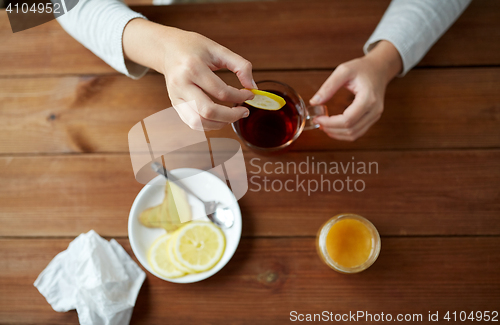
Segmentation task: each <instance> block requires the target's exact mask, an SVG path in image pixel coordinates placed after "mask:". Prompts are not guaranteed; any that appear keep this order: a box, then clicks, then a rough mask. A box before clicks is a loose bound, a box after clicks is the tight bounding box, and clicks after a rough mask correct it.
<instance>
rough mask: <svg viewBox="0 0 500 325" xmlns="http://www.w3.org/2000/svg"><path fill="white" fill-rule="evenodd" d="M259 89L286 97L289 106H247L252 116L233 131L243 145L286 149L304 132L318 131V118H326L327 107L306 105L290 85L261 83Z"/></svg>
mask: <svg viewBox="0 0 500 325" xmlns="http://www.w3.org/2000/svg"><path fill="white" fill-rule="evenodd" d="M257 85H258V87H259V90H264V91H267V92H270V93H273V94H276V95H278V96H280V97H282V98H283V99H284V100H285V102H286V103H285V105H284V106H283V107H282V108H280V109H279V110H274V111H273V110H265V109H260V108H256V107H253V106H251V105H249V104H247V103H243V104H240V105H242V106H245V107H247V108H248V109H249V111H250V115H249V116H248V117H247V118H243V119H240V120H238V121H236V122H234V123H233V129H234V131H235V132H236V134H237V135H238V136H239V137H240V139H241V140H243V142H244V143H245V144H246V145H247V146H248V147H250V148H251V149H253V150H255V151H257V152H259V153H265V152H275V151H279V150H282V149H285V148H286V147H288V146H289V145H290V144H292V143H293V142H294V141H295V140H297V138H298V137H299V136H300V134H301V133H302V131H303V130H311V129H316V128H318V127H319V125H316V124H314V123H313V119H314V117H316V116H321V115H326V114H327V109H326V106H324V105H317V106H309V107H308V106H306V104H305V103H304V100H303V99H302V98H301V97H300V95H299V94H298V93H297V92H296V91H295V90H294V89H293V88H292V87H290V86H288V85H287V84H284V83H282V82H279V81H273V80H264V81H258V82H257Z"/></svg>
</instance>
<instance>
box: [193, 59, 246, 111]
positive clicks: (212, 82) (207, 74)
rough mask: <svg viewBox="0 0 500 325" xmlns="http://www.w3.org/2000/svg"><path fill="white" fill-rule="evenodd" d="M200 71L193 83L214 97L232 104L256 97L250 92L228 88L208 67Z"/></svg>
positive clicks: (203, 67) (202, 67)
mask: <svg viewBox="0 0 500 325" xmlns="http://www.w3.org/2000/svg"><path fill="white" fill-rule="evenodd" d="M199 69H200V71H199V73H198V75H197V78H196V80H193V82H194V83H195V84H196V85H198V87H200V88H201V89H203V90H204V91H205V92H207V93H208V94H210V95H212V96H213V97H215V98H217V99H219V100H221V101H223V102H231V103H243V102H244V101H246V100H249V99H252V98H253V97H254V94H253V93H252V92H251V91H249V90H246V89H236V88H234V87H231V86H228V85H227V84H226V83H225V82H224V81H222V80H221V79H220V78H219V77H218V76H217V75H216V74H215V73H213V72H212V70H210V68H209V67H208V66H206V65H205V66H201V67H200V68H199Z"/></svg>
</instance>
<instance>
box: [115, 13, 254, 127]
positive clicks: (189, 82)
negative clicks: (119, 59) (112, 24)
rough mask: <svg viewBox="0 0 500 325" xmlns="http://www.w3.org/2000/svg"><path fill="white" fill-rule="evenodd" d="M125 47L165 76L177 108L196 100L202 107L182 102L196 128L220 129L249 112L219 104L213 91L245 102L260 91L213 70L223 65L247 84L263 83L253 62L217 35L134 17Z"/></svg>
mask: <svg viewBox="0 0 500 325" xmlns="http://www.w3.org/2000/svg"><path fill="white" fill-rule="evenodd" d="M123 50H124V53H125V56H126V58H128V59H130V60H132V61H134V62H136V63H138V64H141V65H144V66H147V67H150V68H152V69H155V70H156V71H158V72H160V73H162V74H163V75H164V76H165V80H166V83H167V90H168V95H169V97H170V100H171V102H172V105H173V106H174V108H176V106H178V105H179V104H181V103H185V102H190V101H195V103H196V105H195V106H196V108H195V107H193V105H185V106H183V109H178V108H176V110H177V113H178V114H179V116H180V117H181V119H182V120H183V121H184V122H185V123H186V124H187V125H189V126H190V127H191V128H192V129H196V130H215V129H220V128H222V127H224V126H225V125H227V124H228V123H232V122H234V121H237V120H239V119H240V118H242V117H247V116H248V114H249V111H248V109H247V108H245V107H242V106H236V107H228V106H223V105H219V104H216V103H214V102H213V100H212V99H211V98H210V97H209V95H210V96H213V97H214V98H216V99H218V100H220V101H223V102H230V103H243V102H244V101H246V100H248V99H252V98H253V96H254V95H253V93H252V92H251V91H249V90H245V89H236V88H234V87H231V86H228V85H227V84H226V83H225V82H224V81H222V80H221V79H220V78H219V77H218V76H217V75H216V74H215V73H214V72H213V71H215V70H218V69H222V68H227V69H229V70H230V71H232V72H234V73H235V74H236V76H237V77H238V79H239V80H240V82H241V85H242V86H243V87H244V88H257V86H256V84H255V81H254V80H253V77H252V65H251V63H250V62H249V61H247V60H245V59H243V58H242V57H241V56H239V55H237V54H235V53H233V52H231V51H230V50H228V49H227V48H225V47H223V46H221V45H219V44H217V43H215V42H214V41H212V40H210V39H208V38H206V37H204V36H202V35H200V34H197V33H193V32H187V31H183V30H180V29H177V28H173V27H166V26H163V25H159V24H156V23H152V22H150V21H147V20H144V19H134V20H132V21H130V22H129V23H128V25H127V26H126V27H125V31H124V34H123Z"/></svg>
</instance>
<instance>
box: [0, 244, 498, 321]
mask: <svg viewBox="0 0 500 325" xmlns="http://www.w3.org/2000/svg"><path fill="white" fill-rule="evenodd" d="M69 242H70V239H16V240H8V239H3V240H0V256H1V258H0V265H1V267H0V302H1V303H0V321H2V323H9V324H27V323H30V324H32V323H36V324H68V323H72V324H74V323H76V321H77V315H76V313H75V312H69V313H56V312H55V311H53V310H52V309H51V307H50V306H49V304H48V303H47V302H46V301H45V299H44V298H43V296H42V295H40V294H39V292H38V291H37V290H36V288H35V287H33V282H34V280H35V279H36V277H37V276H38V274H39V273H40V272H41V271H42V270H43V269H44V268H45V266H46V265H47V264H48V263H49V261H50V260H51V259H52V258H53V257H54V256H55V255H56V254H57V253H58V252H59V251H62V250H64V249H66V247H67V245H68V243H69ZM119 243H120V244H121V245H123V246H124V247H125V249H126V250H127V252H128V253H129V254H130V255H132V256H133V253H132V252H131V249H130V246H129V243H128V240H126V239H122V240H119ZM499 244H500V239H499V238H498V237H490V238H484V237H483V238H383V239H382V251H381V254H380V257H379V259H378V260H377V262H375V264H374V265H373V266H372V267H371V268H370V269H368V270H367V271H365V272H363V273H360V274H357V275H342V274H338V273H336V272H334V271H332V270H331V269H329V268H328V267H327V266H325V265H323V264H322V262H321V261H320V259H319V258H318V256H317V254H316V249H315V244H314V239H313V238H289V239H284V238H255V239H249V238H247V239H243V240H242V241H241V243H240V246H239V248H238V250H237V251H236V254H235V256H234V257H233V259H232V260H231V261H230V262H229V264H228V265H227V266H226V267H225V268H224V269H223V270H221V271H220V272H219V273H218V274H216V275H215V276H213V277H211V278H209V279H207V280H205V281H202V282H199V283H193V284H188V285H179V284H174V283H168V282H164V281H162V280H160V279H157V278H155V277H154V276H152V275H151V274H148V276H147V279H146V281H145V283H144V285H143V287H142V289H141V291H140V294H139V297H138V300H137V304H136V307H135V309H134V314H133V317H132V322H131V324H165V323H169V324H195V323H218V324H223V323H224V324H225V323H228V322H230V323H231V324H257V323H258V324H282V323H289V322H290V312H291V311H294V310H295V311H297V312H298V313H303V314H306V313H321V312H323V311H325V310H326V311H329V312H332V313H334V314H337V313H339V314H343V313H349V311H351V312H354V313H355V312H356V311H357V310H360V311H366V312H369V313H372V314H375V313H381V312H383V313H384V314H388V313H390V314H393V317H396V316H397V314H400V313H402V314H405V313H410V314H423V320H424V322H423V323H427V322H428V319H427V317H428V312H429V311H431V312H432V313H435V312H436V311H437V312H439V316H440V318H441V321H442V320H443V319H442V317H443V316H444V314H445V312H446V311H452V312H453V311H458V313H459V312H460V311H466V312H468V313H470V311H478V310H480V311H484V310H489V311H491V310H498V300H499V299H500V280H499V277H498V268H499V267H500V259H498V245H499ZM477 274H481V276H477ZM221 306H224V308H223V309H221ZM256 310H258V311H259V312H258V313H256V312H255V311H256ZM415 323H416V322H415ZM419 323H420V322H419Z"/></svg>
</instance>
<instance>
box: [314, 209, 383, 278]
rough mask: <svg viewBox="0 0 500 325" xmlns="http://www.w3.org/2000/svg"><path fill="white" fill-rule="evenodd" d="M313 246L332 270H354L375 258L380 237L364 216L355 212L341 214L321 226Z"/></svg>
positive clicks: (358, 269)
mask: <svg viewBox="0 0 500 325" xmlns="http://www.w3.org/2000/svg"><path fill="white" fill-rule="evenodd" d="M317 248H318V254H319V255H320V257H321V258H322V260H323V261H324V262H325V263H326V264H327V265H328V266H330V267H331V268H332V269H334V270H335V271H338V272H341V273H357V272H361V271H363V270H365V269H367V268H368V267H370V266H371V265H372V264H373V263H374V262H375V260H376V259H377V257H378V254H379V252H380V236H379V234H378V231H377V229H376V228H375V226H374V225H373V224H372V223H371V222H370V221H368V220H367V219H365V218H363V217H361V216H358V215H355V214H341V215H337V216H335V217H333V218H331V219H330V220H328V221H327V222H326V223H325V224H324V225H323V227H321V229H320V231H319V233H318V237H317Z"/></svg>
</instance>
